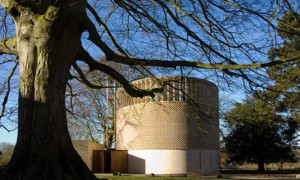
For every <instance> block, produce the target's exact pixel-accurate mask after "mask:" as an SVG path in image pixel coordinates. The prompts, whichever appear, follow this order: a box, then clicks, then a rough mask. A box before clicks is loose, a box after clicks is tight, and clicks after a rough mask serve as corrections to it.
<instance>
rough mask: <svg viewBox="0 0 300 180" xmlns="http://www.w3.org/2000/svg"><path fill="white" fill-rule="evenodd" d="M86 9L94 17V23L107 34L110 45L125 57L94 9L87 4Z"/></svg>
mask: <svg viewBox="0 0 300 180" xmlns="http://www.w3.org/2000/svg"><path fill="white" fill-rule="evenodd" d="M87 8H88V10H89V11H90V12H91V13H92V14H93V16H94V17H95V19H96V21H97V22H98V23H99V25H101V26H102V27H103V28H104V30H105V32H106V33H107V34H108V36H109V38H110V41H111V42H112V44H113V45H114V46H115V47H116V48H117V50H118V51H119V52H120V53H122V54H123V55H126V52H125V51H124V50H123V49H122V48H121V46H120V45H119V44H118V43H117V41H116V40H115V38H114V36H113V35H112V34H111V32H110V30H109V29H108V27H107V26H106V24H105V23H104V22H103V21H102V20H101V18H100V17H99V15H98V13H97V12H96V11H95V9H94V8H93V7H92V6H91V5H90V4H87Z"/></svg>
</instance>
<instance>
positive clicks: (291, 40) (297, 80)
mask: <svg viewBox="0 0 300 180" xmlns="http://www.w3.org/2000/svg"><path fill="white" fill-rule="evenodd" d="M299 27H300V14H299V13H298V12H294V11H289V12H287V13H286V14H285V15H284V16H283V17H282V18H281V19H280V21H279V23H278V29H279V35H280V37H281V38H282V39H283V40H284V43H283V44H282V45H280V46H277V47H273V48H271V50H270V51H269V52H268V54H269V58H270V59H271V60H272V61H274V60H276V59H280V58H286V57H292V56H293V55H295V54H297V53H298V52H299V49H300V31H299V30H298V31H297V28H299ZM299 65H300V64H299V61H297V63H287V64H281V65H276V66H273V67H270V68H269V69H268V71H267V74H268V76H269V77H270V79H272V80H274V84H273V85H271V86H269V87H268V91H267V92H266V93H265V98H267V100H268V101H270V102H272V103H273V104H274V105H275V106H276V107H277V111H279V112H281V113H283V114H285V115H286V116H287V117H288V118H289V119H290V126H293V127H294V128H293V129H291V131H289V132H287V134H286V136H289V137H290V138H295V137H294V136H298V137H300V135H299V133H298V134H297V133H295V131H297V130H298V131H299V128H300V103H299V99H300V66H299ZM298 141H300V139H298Z"/></svg>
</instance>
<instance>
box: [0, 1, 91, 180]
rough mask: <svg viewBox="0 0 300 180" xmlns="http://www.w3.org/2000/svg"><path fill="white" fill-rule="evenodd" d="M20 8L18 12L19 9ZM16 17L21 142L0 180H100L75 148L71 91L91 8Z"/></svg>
mask: <svg viewBox="0 0 300 180" xmlns="http://www.w3.org/2000/svg"><path fill="white" fill-rule="evenodd" d="M14 8H16V7H14ZM15 11H17V12H13V13H14V14H13V16H14V20H15V25H16V46H17V47H16V48H17V56H18V58H19V64H20V85H19V115H18V122H19V124H18V127H19V128H18V139H17V144H16V147H15V151H14V154H13V157H12V159H11V161H10V163H9V164H8V166H7V167H6V168H5V169H4V170H3V171H2V172H1V173H0V179H1V180H2V179H11V180H14V179H16V180H17V179H18V180H19V179H20V180H21V179H22V180H31V179H43V180H48V179H53V180H54V179H55V180H59V179H95V176H94V175H93V173H91V172H90V170H89V169H88V168H87V166H86V165H85V164H84V162H83V161H82V160H81V158H80V156H79V155H78V154H77V152H76V151H75V149H74V148H73V146H72V142H71V139H70V137H69V133H68V129H67V121H66V111H65V88H66V83H67V80H68V76H69V69H70V67H71V64H72V63H73V62H74V61H75V58H76V53H77V50H78V47H79V44H80V37H81V34H82V31H83V29H82V17H83V16H85V3H84V2H83V1H73V3H72V4H71V5H64V7H63V8H61V7H55V6H49V7H48V8H47V10H46V11H45V12H44V13H43V14H39V13H40V12H39V13H36V12H34V11H33V10H32V9H30V8H28V7H17V8H16V10H15Z"/></svg>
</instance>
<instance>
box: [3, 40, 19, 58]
mask: <svg viewBox="0 0 300 180" xmlns="http://www.w3.org/2000/svg"><path fill="white" fill-rule="evenodd" d="M2 54H14V55H16V54H17V52H16V38H15V37H11V38H5V39H3V40H1V41H0V55H2Z"/></svg>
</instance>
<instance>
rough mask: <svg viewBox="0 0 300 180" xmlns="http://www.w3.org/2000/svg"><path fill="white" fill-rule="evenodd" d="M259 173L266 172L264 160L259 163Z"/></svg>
mask: <svg viewBox="0 0 300 180" xmlns="http://www.w3.org/2000/svg"><path fill="white" fill-rule="evenodd" d="M257 167H258V171H260V172H264V171H265V161H264V160H263V159H259V160H258V163H257Z"/></svg>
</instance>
